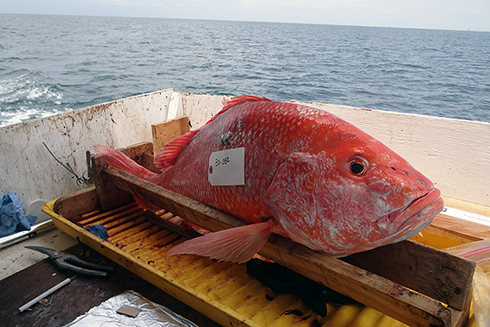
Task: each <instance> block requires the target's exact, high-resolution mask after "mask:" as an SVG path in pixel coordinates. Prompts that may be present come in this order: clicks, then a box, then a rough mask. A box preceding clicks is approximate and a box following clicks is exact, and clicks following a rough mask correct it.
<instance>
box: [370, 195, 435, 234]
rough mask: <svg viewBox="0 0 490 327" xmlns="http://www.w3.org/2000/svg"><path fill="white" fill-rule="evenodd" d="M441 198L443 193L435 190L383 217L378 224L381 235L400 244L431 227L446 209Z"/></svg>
mask: <svg viewBox="0 0 490 327" xmlns="http://www.w3.org/2000/svg"><path fill="white" fill-rule="evenodd" d="M440 196H441V192H440V191H439V190H438V189H436V188H434V189H432V190H431V191H429V192H427V193H425V194H424V195H422V196H420V197H418V198H417V199H415V200H413V201H412V202H411V203H409V204H408V205H406V206H405V207H403V208H401V209H399V210H396V211H393V212H391V213H389V214H388V215H386V216H384V217H382V218H381V219H379V220H378V221H377V222H376V223H377V225H378V228H379V231H380V233H381V234H382V235H383V236H384V237H389V238H394V239H393V240H391V241H390V242H389V243H396V242H400V241H403V240H406V239H409V238H411V237H413V236H415V235H417V234H418V233H420V232H421V231H422V230H423V229H425V228H426V227H427V226H429V225H430V223H431V222H432V220H433V219H434V217H435V215H436V214H437V213H439V212H441V211H442V209H443V208H444V202H443V200H442V199H441V197H440ZM390 236H391V237H390Z"/></svg>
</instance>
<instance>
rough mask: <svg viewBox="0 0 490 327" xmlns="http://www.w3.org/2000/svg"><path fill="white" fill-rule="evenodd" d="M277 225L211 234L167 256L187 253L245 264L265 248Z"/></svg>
mask: <svg viewBox="0 0 490 327" xmlns="http://www.w3.org/2000/svg"><path fill="white" fill-rule="evenodd" d="M275 224H276V222H275V221H274V220H269V221H266V222H262V223H255V224H250V225H245V226H241V227H235V228H230V229H225V230H221V231H219V232H214V233H209V234H206V235H204V236H200V237H196V238H193V239H191V240H188V241H185V242H184V243H181V244H178V245H176V246H175V247H173V248H172V249H170V251H168V252H167V254H166V256H167V257H169V256H172V255H175V254H184V253H186V254H197V255H200V256H204V257H209V258H211V259H218V260H220V261H231V262H238V263H243V262H246V261H248V260H250V259H252V258H253V256H254V255H255V254H256V253H257V252H258V251H259V250H260V249H261V248H262V247H263V246H264V244H265V243H266V242H267V240H268V239H269V236H270V235H271V232H270V230H269V229H270V228H271V227H272V226H274V225H275Z"/></svg>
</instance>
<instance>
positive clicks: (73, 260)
mask: <svg viewBox="0 0 490 327" xmlns="http://www.w3.org/2000/svg"><path fill="white" fill-rule="evenodd" d="M65 262H68V263H71V264H74V265H77V266H79V267H83V268H87V269H93V270H99V271H105V272H111V271H112V270H113V268H112V267H109V266H101V265H96V264H94V263H90V262H86V261H83V260H82V259H79V258H78V257H76V256H69V257H66V258H65Z"/></svg>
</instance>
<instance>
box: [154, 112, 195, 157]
mask: <svg viewBox="0 0 490 327" xmlns="http://www.w3.org/2000/svg"><path fill="white" fill-rule="evenodd" d="M188 131H190V126H189V118H188V117H187V116H183V117H179V118H175V119H172V120H168V121H164V122H162V123H158V124H153V125H151V133H152V135H153V148H154V150H153V151H154V153H155V154H157V153H158V151H160V149H161V148H162V147H163V146H164V145H166V144H167V143H169V142H170V141H172V140H173V139H175V138H177V137H179V136H181V135H183V134H185V133H187V132H188Z"/></svg>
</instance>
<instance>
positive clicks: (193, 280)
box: [51, 203, 405, 327]
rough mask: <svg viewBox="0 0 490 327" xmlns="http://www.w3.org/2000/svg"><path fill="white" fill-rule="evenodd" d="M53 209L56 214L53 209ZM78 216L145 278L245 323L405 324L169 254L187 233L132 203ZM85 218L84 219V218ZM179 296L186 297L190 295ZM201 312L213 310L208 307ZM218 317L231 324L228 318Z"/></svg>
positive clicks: (240, 270) (241, 270)
mask: <svg viewBox="0 0 490 327" xmlns="http://www.w3.org/2000/svg"><path fill="white" fill-rule="evenodd" d="M121 208H122V209H121ZM134 212H140V217H138V219H140V220H141V221H142V222H141V223H140V224H137V225H117V226H114V225H111V221H114V220H116V219H123V218H124V217H130V216H133V215H134ZM51 215H56V214H55V213H54V212H53V213H52V214H51ZM157 215H158V216H160V217H161V218H162V219H166V220H174V221H180V222H181V223H182V219H180V218H179V217H175V216H174V215H172V214H171V213H169V212H167V211H165V210H161V211H158V212H157ZM58 219H60V217H58ZM61 219H63V218H61ZM76 221H77V220H76V219H74V222H73V223H72V222H69V221H67V223H68V224H69V225H70V228H74V229H78V232H79V233H83V232H82V230H83V229H84V228H87V227H88V226H89V225H92V224H100V223H102V224H104V223H105V224H106V226H107V228H108V232H111V234H112V235H113V236H112V237H110V238H109V241H108V242H106V243H105V244H104V247H107V248H108V249H109V250H110V251H114V252H115V253H116V256H120V255H119V254H117V250H122V251H124V252H125V253H127V254H128V255H129V256H130V258H131V261H133V263H132V264H131V266H133V267H134V266H139V267H140V269H144V270H145V271H147V272H146V273H144V276H146V278H148V276H149V275H151V274H152V270H151V269H157V270H158V271H160V272H161V273H163V274H164V275H165V276H167V277H166V278H167V279H168V281H169V282H170V283H172V284H174V285H176V286H178V287H179V288H181V289H183V290H184V291H185V292H189V293H190V294H193V296H196V297H197V298H199V299H203V300H204V301H205V302H206V303H208V304H210V305H211V307H212V310H215V311H220V312H224V313H225V314H226V315H230V316H233V317H235V318H237V319H238V320H239V321H242V322H243V324H242V325H243V326H250V327H259V326H298V327H299V326H335V327H339V326H351V324H352V325H357V326H365V327H370V326H373V327H374V326H393V327H395V326H396V327H401V326H405V325H404V324H402V323H400V322H398V321H396V320H394V319H392V318H390V317H388V316H385V315H382V314H380V313H379V312H377V311H375V310H373V309H371V308H369V307H365V306H362V305H343V306H339V305H336V304H331V303H327V308H328V314H327V316H326V317H321V316H319V315H317V314H315V313H314V312H313V311H312V310H311V309H309V308H308V307H307V306H305V304H304V303H303V302H302V301H301V300H300V299H299V298H298V297H297V296H295V295H292V294H284V295H279V294H277V293H275V292H274V291H273V290H271V289H270V288H268V287H266V286H265V285H264V284H262V283H261V282H259V281H257V280H256V279H255V278H253V277H251V276H249V275H248V274H247V273H246V269H245V267H244V266H243V265H240V264H236V263H230V262H217V261H215V260H211V259H208V258H203V257H199V256H195V255H178V256H172V257H165V253H166V252H167V251H168V250H169V249H170V248H171V247H172V246H174V245H175V244H178V243H181V242H182V241H183V239H182V238H181V237H180V236H179V235H177V234H175V233H173V232H171V231H170V230H167V229H165V228H163V227H160V226H157V225H155V224H154V223H152V222H149V221H147V220H146V218H145V217H144V216H143V213H142V210H139V208H138V207H137V205H136V204H134V203H132V204H130V205H125V206H121V207H120V208H116V209H115V210H110V211H107V212H99V211H94V212H91V213H89V214H87V215H86V216H85V217H84V220H81V221H78V222H76ZM83 221H85V222H86V223H85V224H83V223H81V222H83ZM121 244H124V245H121ZM116 249H117V250H116ZM113 260H114V259H113ZM120 262H123V261H120ZM177 298H178V299H180V300H182V301H184V302H186V301H185V300H186V297H183V298H181V297H179V296H177ZM191 302H192V303H194V308H195V309H197V310H199V311H201V309H202V308H200V307H199V304H196V303H198V302H195V301H191ZM192 303H189V304H191V305H192ZM202 312H203V313H204V314H206V315H210V312H209V311H208V309H206V310H204V311H202ZM211 316H213V315H212V314H211ZM218 316H220V315H218ZM218 322H219V323H221V324H226V325H228V324H227V323H225V322H224V321H218Z"/></svg>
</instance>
